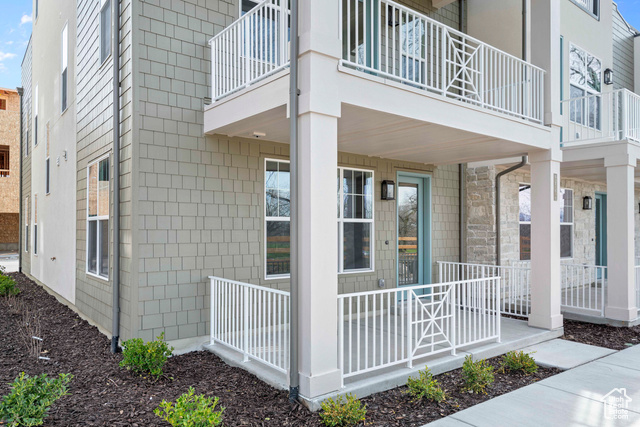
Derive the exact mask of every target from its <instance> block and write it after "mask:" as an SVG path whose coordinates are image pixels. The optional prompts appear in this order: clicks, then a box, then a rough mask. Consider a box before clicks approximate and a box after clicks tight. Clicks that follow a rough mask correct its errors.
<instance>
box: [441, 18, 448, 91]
mask: <svg viewBox="0 0 640 427" xmlns="http://www.w3.org/2000/svg"><path fill="white" fill-rule="evenodd" d="M440 28H441V31H442V40H441V41H440V43H441V47H440V49H441V52H440V55H441V56H442V57H441V58H440V84H441V86H442V87H441V88H440V89H441V90H442V94H443V95H446V94H447V83H446V74H447V36H448V34H449V33H448V32H447V30H446V28H445V27H444V26H442V27H440Z"/></svg>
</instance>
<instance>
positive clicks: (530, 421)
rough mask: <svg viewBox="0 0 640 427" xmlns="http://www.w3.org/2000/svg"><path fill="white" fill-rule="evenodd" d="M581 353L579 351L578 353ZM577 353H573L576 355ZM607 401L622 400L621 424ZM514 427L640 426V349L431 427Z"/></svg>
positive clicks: (467, 411) (598, 362) (506, 396)
mask: <svg viewBox="0 0 640 427" xmlns="http://www.w3.org/2000/svg"><path fill="white" fill-rule="evenodd" d="M554 341H555V340H554ZM556 344H557V343H556ZM574 344H575V343H574ZM587 347H592V346H587ZM578 348H580V347H575V349H578ZM583 350H584V348H583ZM590 350H592V349H590ZM577 351H578V350H574V354H575V353H576V352H577ZM541 354H542V351H541ZM594 354H595V353H594ZM575 355H576V356H580V354H575ZM566 359H567V358H566V357H563V358H562V360H561V361H562V363H569V362H567V360H566ZM571 363H573V362H571ZM605 396H608V397H609V398H611V397H615V398H616V399H618V401H617V402H618V403H619V404H620V405H622V406H621V408H620V410H618V414H620V415H622V417H623V418H622V419H615V418H614V417H615V414H614V413H613V412H614V411H613V410H612V408H613V407H614V406H613V405H609V406H605V404H604V403H603V399H604V398H605ZM516 425H517V426H535V427H540V426H552V425H553V426H594V427H595V426H605V427H608V426H625V427H626V426H637V425H640V345H638V346H635V347H631V348H628V349H626V350H622V351H619V352H615V353H613V354H610V355H608V356H605V357H603V358H600V359H597V360H595V361H592V362H589V363H586V364H583V365H581V366H578V367H576V368H574V369H570V370H568V371H566V372H563V373H561V374H559V375H555V376H553V377H551V378H547V379H545V380H542V381H540V382H539V383H536V384H532V385H529V386H527V387H523V388H521V389H519V390H516V391H513V392H511V393H507V394H505V395H502V396H500V397H497V398H495V399H492V400H489V401H488V402H485V403H481V404H480V405H476V406H474V407H472V408H469V409H465V410H464V411H460V412H458V413H456V414H453V415H451V416H449V417H446V418H443V419H441V420H438V421H436V422H433V423H431V424H429V426H430V427H450V426H451V427H453V426H455V427H461V426H467V427H468V426H516Z"/></svg>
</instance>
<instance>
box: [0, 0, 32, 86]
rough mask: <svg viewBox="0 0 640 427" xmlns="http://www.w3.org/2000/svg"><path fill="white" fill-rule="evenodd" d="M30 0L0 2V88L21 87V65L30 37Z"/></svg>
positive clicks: (4, 0) (2, 0)
mask: <svg viewBox="0 0 640 427" xmlns="http://www.w3.org/2000/svg"><path fill="white" fill-rule="evenodd" d="M31 5H32V3H31V0H0V10H2V18H0V20H1V21H2V25H1V26H0V87H4V88H9V89H14V88H16V87H17V86H20V85H21V70H20V68H21V65H22V58H23V57H24V52H25V49H26V47H27V44H28V43H29V36H30V35H31V7H32V6H31Z"/></svg>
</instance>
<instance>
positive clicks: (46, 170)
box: [44, 153, 51, 196]
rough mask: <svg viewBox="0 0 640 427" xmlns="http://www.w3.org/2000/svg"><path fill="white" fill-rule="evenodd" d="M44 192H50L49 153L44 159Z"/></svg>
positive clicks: (47, 193)
mask: <svg viewBox="0 0 640 427" xmlns="http://www.w3.org/2000/svg"><path fill="white" fill-rule="evenodd" d="M44 193H45V195H47V196H48V195H49V194H51V158H50V157H49V153H47V157H46V158H45V159H44Z"/></svg>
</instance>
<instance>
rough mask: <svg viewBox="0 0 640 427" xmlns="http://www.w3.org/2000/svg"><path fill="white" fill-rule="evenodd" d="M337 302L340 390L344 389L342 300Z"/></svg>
mask: <svg viewBox="0 0 640 427" xmlns="http://www.w3.org/2000/svg"><path fill="white" fill-rule="evenodd" d="M338 301H339V303H340V304H339V307H338V369H340V387H341V388H342V387H344V298H339V299H338ZM349 321H351V319H349ZM349 357H351V355H349Z"/></svg>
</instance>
